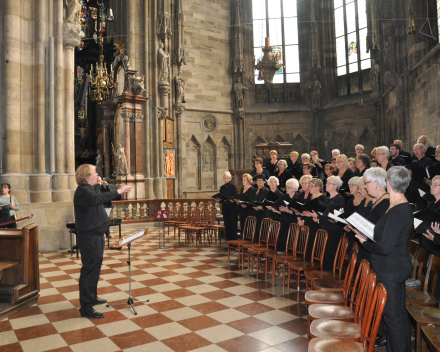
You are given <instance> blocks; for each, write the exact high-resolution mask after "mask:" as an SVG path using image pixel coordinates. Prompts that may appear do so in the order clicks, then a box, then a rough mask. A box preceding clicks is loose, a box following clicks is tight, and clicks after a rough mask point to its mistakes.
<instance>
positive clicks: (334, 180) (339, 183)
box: [327, 176, 344, 190]
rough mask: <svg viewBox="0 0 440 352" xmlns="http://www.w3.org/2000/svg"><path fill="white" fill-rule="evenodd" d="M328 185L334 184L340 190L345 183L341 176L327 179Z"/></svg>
mask: <svg viewBox="0 0 440 352" xmlns="http://www.w3.org/2000/svg"><path fill="white" fill-rule="evenodd" d="M327 183H334V184H335V185H336V188H337V189H338V190H339V188H340V187H341V186H342V184H343V183H344V182H342V180H341V178H340V177H339V176H330V177H329V178H328V179H327Z"/></svg>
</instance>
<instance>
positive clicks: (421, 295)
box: [406, 291, 439, 307]
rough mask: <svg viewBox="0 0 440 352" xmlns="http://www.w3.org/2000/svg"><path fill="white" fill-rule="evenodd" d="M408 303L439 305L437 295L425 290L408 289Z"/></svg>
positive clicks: (429, 305)
mask: <svg viewBox="0 0 440 352" xmlns="http://www.w3.org/2000/svg"><path fill="white" fill-rule="evenodd" d="M406 305H407V306H408V305H418V306H427V307H438V305H439V300H438V298H437V297H435V296H433V295H431V294H429V293H426V292H423V291H406Z"/></svg>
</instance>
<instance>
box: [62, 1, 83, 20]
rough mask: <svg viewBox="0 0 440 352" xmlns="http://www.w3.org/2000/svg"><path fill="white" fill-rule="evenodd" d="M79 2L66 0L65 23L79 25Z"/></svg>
mask: <svg viewBox="0 0 440 352" xmlns="http://www.w3.org/2000/svg"><path fill="white" fill-rule="evenodd" d="M81 3H82V1H81V0H66V5H67V11H66V22H67V23H75V24H80V23H79V13H80V11H81Z"/></svg>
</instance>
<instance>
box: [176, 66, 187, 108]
mask: <svg viewBox="0 0 440 352" xmlns="http://www.w3.org/2000/svg"><path fill="white" fill-rule="evenodd" d="M174 82H175V84H176V103H181V102H182V101H183V96H184V95H185V80H184V79H183V78H182V76H181V75H180V73H179V74H178V75H177V76H176V77H174Z"/></svg>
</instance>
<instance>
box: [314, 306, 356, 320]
mask: <svg viewBox="0 0 440 352" xmlns="http://www.w3.org/2000/svg"><path fill="white" fill-rule="evenodd" d="M309 319H311V320H316V319H331V320H345V321H354V311H353V310H352V309H350V308H349V307H346V306H335V305H331V304H312V305H311V306H310V307H309Z"/></svg>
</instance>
